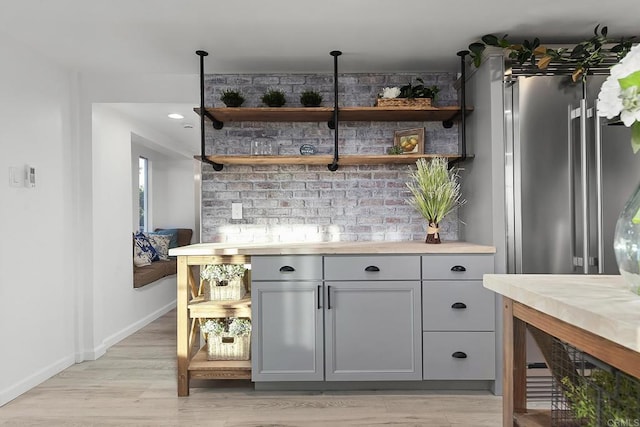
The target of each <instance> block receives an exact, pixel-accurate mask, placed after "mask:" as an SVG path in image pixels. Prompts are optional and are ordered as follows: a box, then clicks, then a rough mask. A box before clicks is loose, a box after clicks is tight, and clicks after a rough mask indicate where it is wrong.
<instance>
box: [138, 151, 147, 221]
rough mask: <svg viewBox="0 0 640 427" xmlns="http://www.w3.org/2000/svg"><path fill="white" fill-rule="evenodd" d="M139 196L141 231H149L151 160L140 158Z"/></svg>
mask: <svg viewBox="0 0 640 427" xmlns="http://www.w3.org/2000/svg"><path fill="white" fill-rule="evenodd" d="M138 173H139V175H138V185H139V187H138V195H139V202H140V215H139V216H140V222H139V229H140V231H147V226H148V225H149V160H148V159H146V158H144V157H140V158H138Z"/></svg>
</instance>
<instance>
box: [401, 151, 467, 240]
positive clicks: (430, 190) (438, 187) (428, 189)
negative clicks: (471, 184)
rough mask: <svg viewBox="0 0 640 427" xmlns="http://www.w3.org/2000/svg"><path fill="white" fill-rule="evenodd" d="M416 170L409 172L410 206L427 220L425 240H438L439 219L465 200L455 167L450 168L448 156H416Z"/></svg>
mask: <svg viewBox="0 0 640 427" xmlns="http://www.w3.org/2000/svg"><path fill="white" fill-rule="evenodd" d="M416 166H417V168H416V170H415V171H412V172H410V174H409V177H410V181H409V182H407V187H408V188H409V191H411V196H412V197H411V198H409V199H407V203H408V204H410V205H411V206H413V207H414V208H415V209H416V210H417V211H418V212H419V213H420V214H421V215H422V216H423V217H424V219H426V220H427V224H428V228H427V238H426V240H425V243H440V222H441V221H442V220H443V219H444V217H446V216H447V215H448V214H450V213H451V212H452V211H453V210H454V209H456V208H458V207H459V206H462V205H463V204H464V203H465V202H466V201H465V200H464V199H463V198H462V196H461V195H460V183H459V182H458V178H459V176H458V169H457V168H452V169H449V165H448V162H447V159H445V158H443V157H435V158H433V159H432V160H431V161H427V160H426V159H418V161H417V162H416Z"/></svg>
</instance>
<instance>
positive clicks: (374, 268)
mask: <svg viewBox="0 0 640 427" xmlns="http://www.w3.org/2000/svg"><path fill="white" fill-rule="evenodd" d="M364 271H380V268H379V267H376V266H375V265H370V266H369V267H367V268H365V269H364Z"/></svg>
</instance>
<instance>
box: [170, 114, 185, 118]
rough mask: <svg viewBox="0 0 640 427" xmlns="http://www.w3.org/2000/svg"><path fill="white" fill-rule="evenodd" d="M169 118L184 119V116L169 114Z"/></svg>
mask: <svg viewBox="0 0 640 427" xmlns="http://www.w3.org/2000/svg"><path fill="white" fill-rule="evenodd" d="M169 118H170V119H184V116H183V115H182V114H178V113H171V114H169Z"/></svg>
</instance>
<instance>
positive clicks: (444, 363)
mask: <svg viewBox="0 0 640 427" xmlns="http://www.w3.org/2000/svg"><path fill="white" fill-rule="evenodd" d="M491 272H493V255H480V254H478V255H434V256H423V257H422V277H423V282H422V312H423V314H422V329H423V332H424V333H423V337H422V346H423V350H422V353H423V356H422V357H423V378H424V379H426V380H495V378H496V376H495V371H496V368H495V296H494V293H493V292H491V291H489V290H487V289H485V288H484V287H483V286H482V275H483V274H485V273H491Z"/></svg>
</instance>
